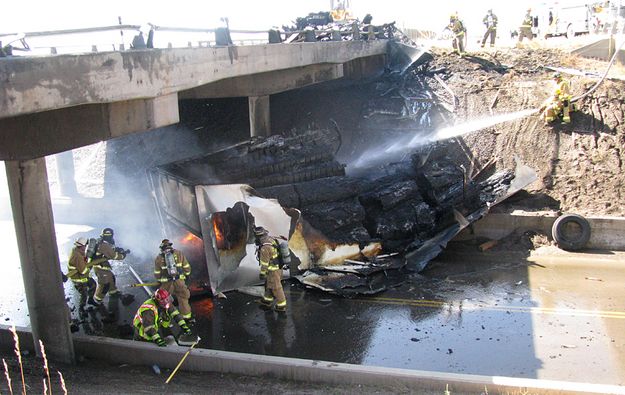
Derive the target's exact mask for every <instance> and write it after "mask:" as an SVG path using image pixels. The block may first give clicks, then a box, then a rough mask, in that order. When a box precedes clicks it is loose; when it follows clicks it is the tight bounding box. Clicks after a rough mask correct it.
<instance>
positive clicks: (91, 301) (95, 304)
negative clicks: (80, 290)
mask: <svg viewBox="0 0 625 395" xmlns="http://www.w3.org/2000/svg"><path fill="white" fill-rule="evenodd" d="M87 303H89V304H90V305H91V306H95V307H98V306H100V305H101V304H102V302H99V301H97V300H95V299H94V298H93V296H89V300H87Z"/></svg>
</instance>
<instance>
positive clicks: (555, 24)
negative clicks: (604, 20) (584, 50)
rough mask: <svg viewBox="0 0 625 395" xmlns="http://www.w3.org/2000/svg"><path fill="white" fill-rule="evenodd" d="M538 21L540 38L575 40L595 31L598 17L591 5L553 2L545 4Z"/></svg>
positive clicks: (540, 10)
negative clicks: (559, 37)
mask: <svg viewBox="0 0 625 395" xmlns="http://www.w3.org/2000/svg"><path fill="white" fill-rule="evenodd" d="M538 19H539V22H538V26H539V28H540V30H539V35H540V36H542V37H544V38H549V37H556V36H566V37H568V38H573V37H575V36H576V35H579V34H587V33H590V32H591V31H594V30H595V25H596V19H597V17H596V15H595V12H594V8H593V6H592V5H591V4H587V3H585V4H570V3H568V2H567V3H564V2H560V1H553V2H546V3H544V4H543V6H542V7H541V8H540V9H539V15H538Z"/></svg>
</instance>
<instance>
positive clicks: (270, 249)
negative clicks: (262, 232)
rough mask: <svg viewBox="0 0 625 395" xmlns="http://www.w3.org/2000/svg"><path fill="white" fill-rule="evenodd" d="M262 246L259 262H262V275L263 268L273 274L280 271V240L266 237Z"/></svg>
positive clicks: (262, 241)
mask: <svg viewBox="0 0 625 395" xmlns="http://www.w3.org/2000/svg"><path fill="white" fill-rule="evenodd" d="M261 243H262V244H261V245H260V247H259V251H258V260H259V261H260V267H261V273H262V270H263V267H266V268H267V270H268V271H270V272H273V271H276V270H279V269H280V266H281V264H282V260H281V259H280V251H279V248H280V247H279V245H278V240H276V239H274V238H273V237H270V236H266V237H263V238H262V239H261Z"/></svg>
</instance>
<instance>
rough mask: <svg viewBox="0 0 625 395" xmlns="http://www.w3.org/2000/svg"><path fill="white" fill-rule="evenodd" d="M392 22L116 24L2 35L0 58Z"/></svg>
mask: <svg viewBox="0 0 625 395" xmlns="http://www.w3.org/2000/svg"><path fill="white" fill-rule="evenodd" d="M393 29H395V28H394V24H385V25H381V26H373V25H365V24H362V23H359V22H353V23H350V24H345V25H332V26H328V27H325V28H323V29H313V28H306V29H304V30H279V29H275V28H274V29H269V30H239V29H229V28H228V27H218V28H187V27H169V26H157V25H153V24H147V25H130V24H119V25H112V26H101V27H89V28H80V29H65V30H53V31H39V32H28V33H6V34H0V57H3V56H16V55H22V56H36V55H49V54H52V55H55V54H63V53H84V52H108V51H125V50H133V49H134V50H136V49H149V48H184V47H219V46H228V45H257V44H267V43H291V42H302V41H304V42H316V41H341V40H361V39H365V40H367V39H369V40H373V39H378V38H391V36H392V34H393V31H392V30H393Z"/></svg>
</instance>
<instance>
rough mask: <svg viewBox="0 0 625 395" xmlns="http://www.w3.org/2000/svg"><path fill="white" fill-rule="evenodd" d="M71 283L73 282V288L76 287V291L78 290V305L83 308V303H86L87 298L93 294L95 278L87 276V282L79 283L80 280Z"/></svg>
mask: <svg viewBox="0 0 625 395" xmlns="http://www.w3.org/2000/svg"><path fill="white" fill-rule="evenodd" d="M72 282H73V281H72ZM73 283H74V288H76V291H78V294H79V295H80V299H79V302H78V307H79V308H80V309H83V308H84V307H85V305H86V304H87V299H88V298H89V297H91V296H93V294H94V292H95V280H94V279H92V278H89V280H87V282H84V283H81V282H73Z"/></svg>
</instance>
